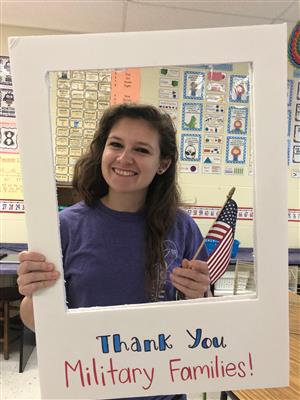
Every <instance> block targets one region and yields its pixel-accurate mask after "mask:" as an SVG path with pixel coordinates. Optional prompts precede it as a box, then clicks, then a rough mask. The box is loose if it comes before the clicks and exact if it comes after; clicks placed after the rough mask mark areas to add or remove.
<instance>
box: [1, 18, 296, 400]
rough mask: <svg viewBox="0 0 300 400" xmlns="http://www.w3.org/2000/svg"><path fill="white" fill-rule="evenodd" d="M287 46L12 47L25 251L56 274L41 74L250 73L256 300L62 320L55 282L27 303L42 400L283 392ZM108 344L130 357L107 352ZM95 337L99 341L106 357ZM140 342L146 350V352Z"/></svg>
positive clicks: (165, 40) (222, 34)
mask: <svg viewBox="0 0 300 400" xmlns="http://www.w3.org/2000/svg"><path fill="white" fill-rule="evenodd" d="M286 40H287V37H286V26H285V25H284V24H283V25H270V26H251V27H234V28H217V29H203V30H197V29H191V30H175V31H162V32H136V33H113V34H89V35H63V36H40V37H16V38H10V45H9V47H10V56H11V63H12V76H13V83H14V90H15V95H16V107H17V125H18V132H19V136H20V152H21V162H22V170H23V179H24V180H23V184H24V197H25V210H26V219H27V229H28V242H29V249H30V250H33V251H38V252H40V253H42V254H44V255H45V256H46V257H47V259H48V260H50V261H52V262H54V263H55V264H56V266H57V268H58V269H59V270H60V271H62V258H61V247H60V236H59V226H58V213H57V199H56V186H55V176H54V167H53V155H52V142H51V140H52V139H51V126H50V116H49V110H50V105H49V85H48V81H47V80H48V72H49V71H64V70H81V69H84V70H87V69H103V68H109V69H110V68H125V67H150V66H151V67H155V66H163V65H170V66H171V65H174V66H175V65H197V64H218V63H222V64H223V63H240V62H249V63H251V65H252V68H253V74H252V84H253V86H252V94H253V98H254V101H253V109H252V122H251V123H252V130H253V132H254V140H253V142H254V154H255V157H254V160H255V161H254V166H255V193H254V211H255V241H256V245H255V259H256V265H257V270H258V277H257V294H256V295H253V296H238V297H236V298H235V299H234V300H233V298H232V297H231V298H209V299H205V300H203V299H199V300H193V301H180V302H168V303H159V304H150V305H131V306H122V307H120V306H119V307H108V308H106V307H105V308H91V309H79V310H68V309H67V308H66V306H65V292H64V280H63V278H60V280H59V281H58V282H57V284H56V285H55V286H54V287H52V288H50V289H47V290H44V291H41V292H40V293H38V294H36V295H35V296H34V309H35V325H36V335H37V349H38V365H39V375H40V384H41V393H42V398H44V399H46V398H47V399H48V398H59V399H63V398H70V399H78V398H82V399H87V398H88V399H109V398H120V397H122V398H125V397H132V396H139V397H142V396H150V395H165V394H173V393H200V392H202V391H219V390H229V389H241V388H257V387H275V386H287V385H288V382H289V369H288V359H289V358H288V291H287V288H288V275H287V274H288V268H287V266H288V252H287V248H288V246H287V179H286V177H287V173H286V171H287V154H286V153H287V150H286V145H287V143H286V129H287V116H286V109H287V107H286V93H287V88H286V85H287V71H286V70H287V56H286V54H287V52H286ZM37 143H39V145H38V146H37ZM196 333H198V334H200V333H201V335H202V336H201V340H200V341H199V343H197V345H196V343H195V341H194V340H193V338H192V336H191V335H193V336H195V335H196ZM113 335H120V338H121V340H122V341H124V342H126V343H127V344H128V345H129V348H130V349H129V351H126V350H124V348H123V350H122V351H121V352H116V351H114V347H113V339H114V338H116V336H113ZM97 337H98V339H97ZM99 337H103V338H104V339H103V342H105V337H107V340H108V344H109V349H108V353H105V352H104V350H105V346H102V345H101V340H99ZM148 339H153V340H155V342H156V344H157V348H158V349H157V350H156V351H155V350H154V348H152V350H151V351H144V350H145V349H144V347H143V345H144V340H148ZM138 340H139V341H140V343H141V346H142V351H136V349H137V341H138ZM134 343H135V344H134ZM193 343H194V344H195V346H194V347H193V346H192V345H193ZM130 346H131V347H130ZM192 347H193V348H192ZM112 370H114V372H112Z"/></svg>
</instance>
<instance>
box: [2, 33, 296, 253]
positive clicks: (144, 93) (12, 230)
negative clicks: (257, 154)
mask: <svg viewBox="0 0 300 400" xmlns="http://www.w3.org/2000/svg"><path fill="white" fill-rule="evenodd" d="M2 33H3V35H2V37H1V49H2V51H1V55H6V54H8V49H7V44H6V39H7V37H8V36H21V35H22V36H24V35H43V34H61V33H62V32H57V31H47V30H40V29H29V28H20V27H8V26H6V27H3V26H2ZM234 68H235V69H234V70H233V72H232V73H245V72H246V73H247V71H245V70H244V68H248V66H247V67H245V65H237V66H234ZM270 68H271V66H270ZM293 73H294V69H293V68H292V67H291V66H290V65H289V68H288V74H289V78H291V79H294V80H295V78H294V77H293ZM153 82H156V84H153ZM179 90H182V88H179ZM158 91H159V69H158V68H156V69H153V68H148V69H147V68H145V69H142V71H141V92H140V100H141V101H145V102H151V103H153V104H155V105H159V104H158V102H159V100H158ZM294 112H295V110H294V108H292V109H291V114H292V115H294ZM177 123H178V126H179V127H180V126H181V114H180V113H179V114H178V121H177ZM249 124H250V119H249ZM180 134H181V132H179V135H178V139H179V141H178V142H179V143H178V144H179V147H180ZM251 140H252V139H251V126H249V141H251ZM270 145H271V143H270ZM249 148H250V147H249ZM4 159H5V157H4ZM249 161H250V155H249V154H247V166H246V168H245V171H244V173H243V175H238V174H234V175H225V174H203V173H201V167H202V165H201V164H200V171H199V172H198V173H194V174H192V173H184V172H183V171H184V166H185V163H184V162H180V165H179V183H180V187H181V190H182V197H183V200H184V201H185V202H186V203H189V205H190V206H191V207H192V206H215V207H220V206H221V205H222V204H223V203H224V201H225V198H226V194H227V193H228V191H229V190H230V188H231V187H232V186H235V187H236V193H235V195H234V198H235V200H236V201H237V203H238V206H239V207H240V208H243V207H245V208H252V207H253V198H254V193H253V175H251V171H250V169H251V168H249V165H250V164H249ZM266 162H272V160H266ZM2 164H3V163H2ZM15 172H16V174H19V173H20V171H19V165H18V163H16V171H15ZM291 172H292V171H291V169H290V168H289V174H288V177H287V179H288V188H289V192H288V196H289V199H288V206H289V209H297V210H299V209H300V194H299V189H300V187H299V179H295V178H292V177H291ZM196 221H197V223H198V224H199V226H200V228H201V230H202V232H203V233H204V234H205V233H206V232H207V230H208V229H209V227H210V225H211V223H212V221H213V219H211V218H210V219H206V218H204V219H203V218H201V219H196ZM0 224H1V231H0V241H1V242H26V240H27V235H26V228H25V218H24V214H12V213H0ZM288 226H289V246H290V247H299V246H300V245H299V242H300V223H299V222H296V221H291V222H289V224H288ZM236 238H237V239H239V240H240V242H241V246H243V247H248V246H252V245H253V221H252V220H246V219H245V220H239V221H238V223H237V231H236Z"/></svg>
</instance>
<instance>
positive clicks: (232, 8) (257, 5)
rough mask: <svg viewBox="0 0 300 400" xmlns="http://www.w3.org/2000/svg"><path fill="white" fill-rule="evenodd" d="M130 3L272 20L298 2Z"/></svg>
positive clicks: (135, 0)
mask: <svg viewBox="0 0 300 400" xmlns="http://www.w3.org/2000/svg"><path fill="white" fill-rule="evenodd" d="M129 1H130V2H131V1H132V3H139V4H143V5H144V6H145V7H146V6H147V4H148V5H150V4H151V5H153V6H157V7H161V8H169V7H173V8H178V9H182V10H195V11H196V10H197V11H203V12H209V13H219V14H230V15H232V16H248V17H257V18H270V19H274V18H277V17H280V16H281V15H282V13H284V12H285V10H286V9H287V8H288V7H289V6H290V5H291V4H292V3H298V4H299V2H298V0H230V1H228V0H194V1H190V0H186V1H182V0H168V1H166V0H160V1H155V0H154V1H153V0H152V1H151V0H129Z"/></svg>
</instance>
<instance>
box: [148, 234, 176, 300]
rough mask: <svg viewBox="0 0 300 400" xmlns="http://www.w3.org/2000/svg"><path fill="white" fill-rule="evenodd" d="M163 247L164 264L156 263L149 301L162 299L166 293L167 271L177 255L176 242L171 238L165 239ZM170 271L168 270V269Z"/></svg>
mask: <svg viewBox="0 0 300 400" xmlns="http://www.w3.org/2000/svg"><path fill="white" fill-rule="evenodd" d="M163 247H164V264H163V265H161V264H160V265H156V279H155V282H154V284H153V288H152V295H151V301H153V302H156V301H164V300H165V294H166V285H167V283H168V281H167V280H168V271H169V269H170V268H171V267H174V265H172V264H173V263H174V261H175V260H176V259H177V257H178V249H177V246H176V243H174V242H173V241H172V240H165V241H164V243H163ZM169 272H170V271H169Z"/></svg>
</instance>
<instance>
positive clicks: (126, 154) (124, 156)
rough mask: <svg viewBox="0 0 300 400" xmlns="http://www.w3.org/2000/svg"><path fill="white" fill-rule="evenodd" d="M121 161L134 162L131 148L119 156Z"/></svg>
mask: <svg viewBox="0 0 300 400" xmlns="http://www.w3.org/2000/svg"><path fill="white" fill-rule="evenodd" d="M117 159H118V161H119V162H125V163H129V164H131V163H132V162H133V159H132V155H131V153H130V150H129V149H124V150H123V151H122V152H121V153H120V154H119V155H118V157H117Z"/></svg>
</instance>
